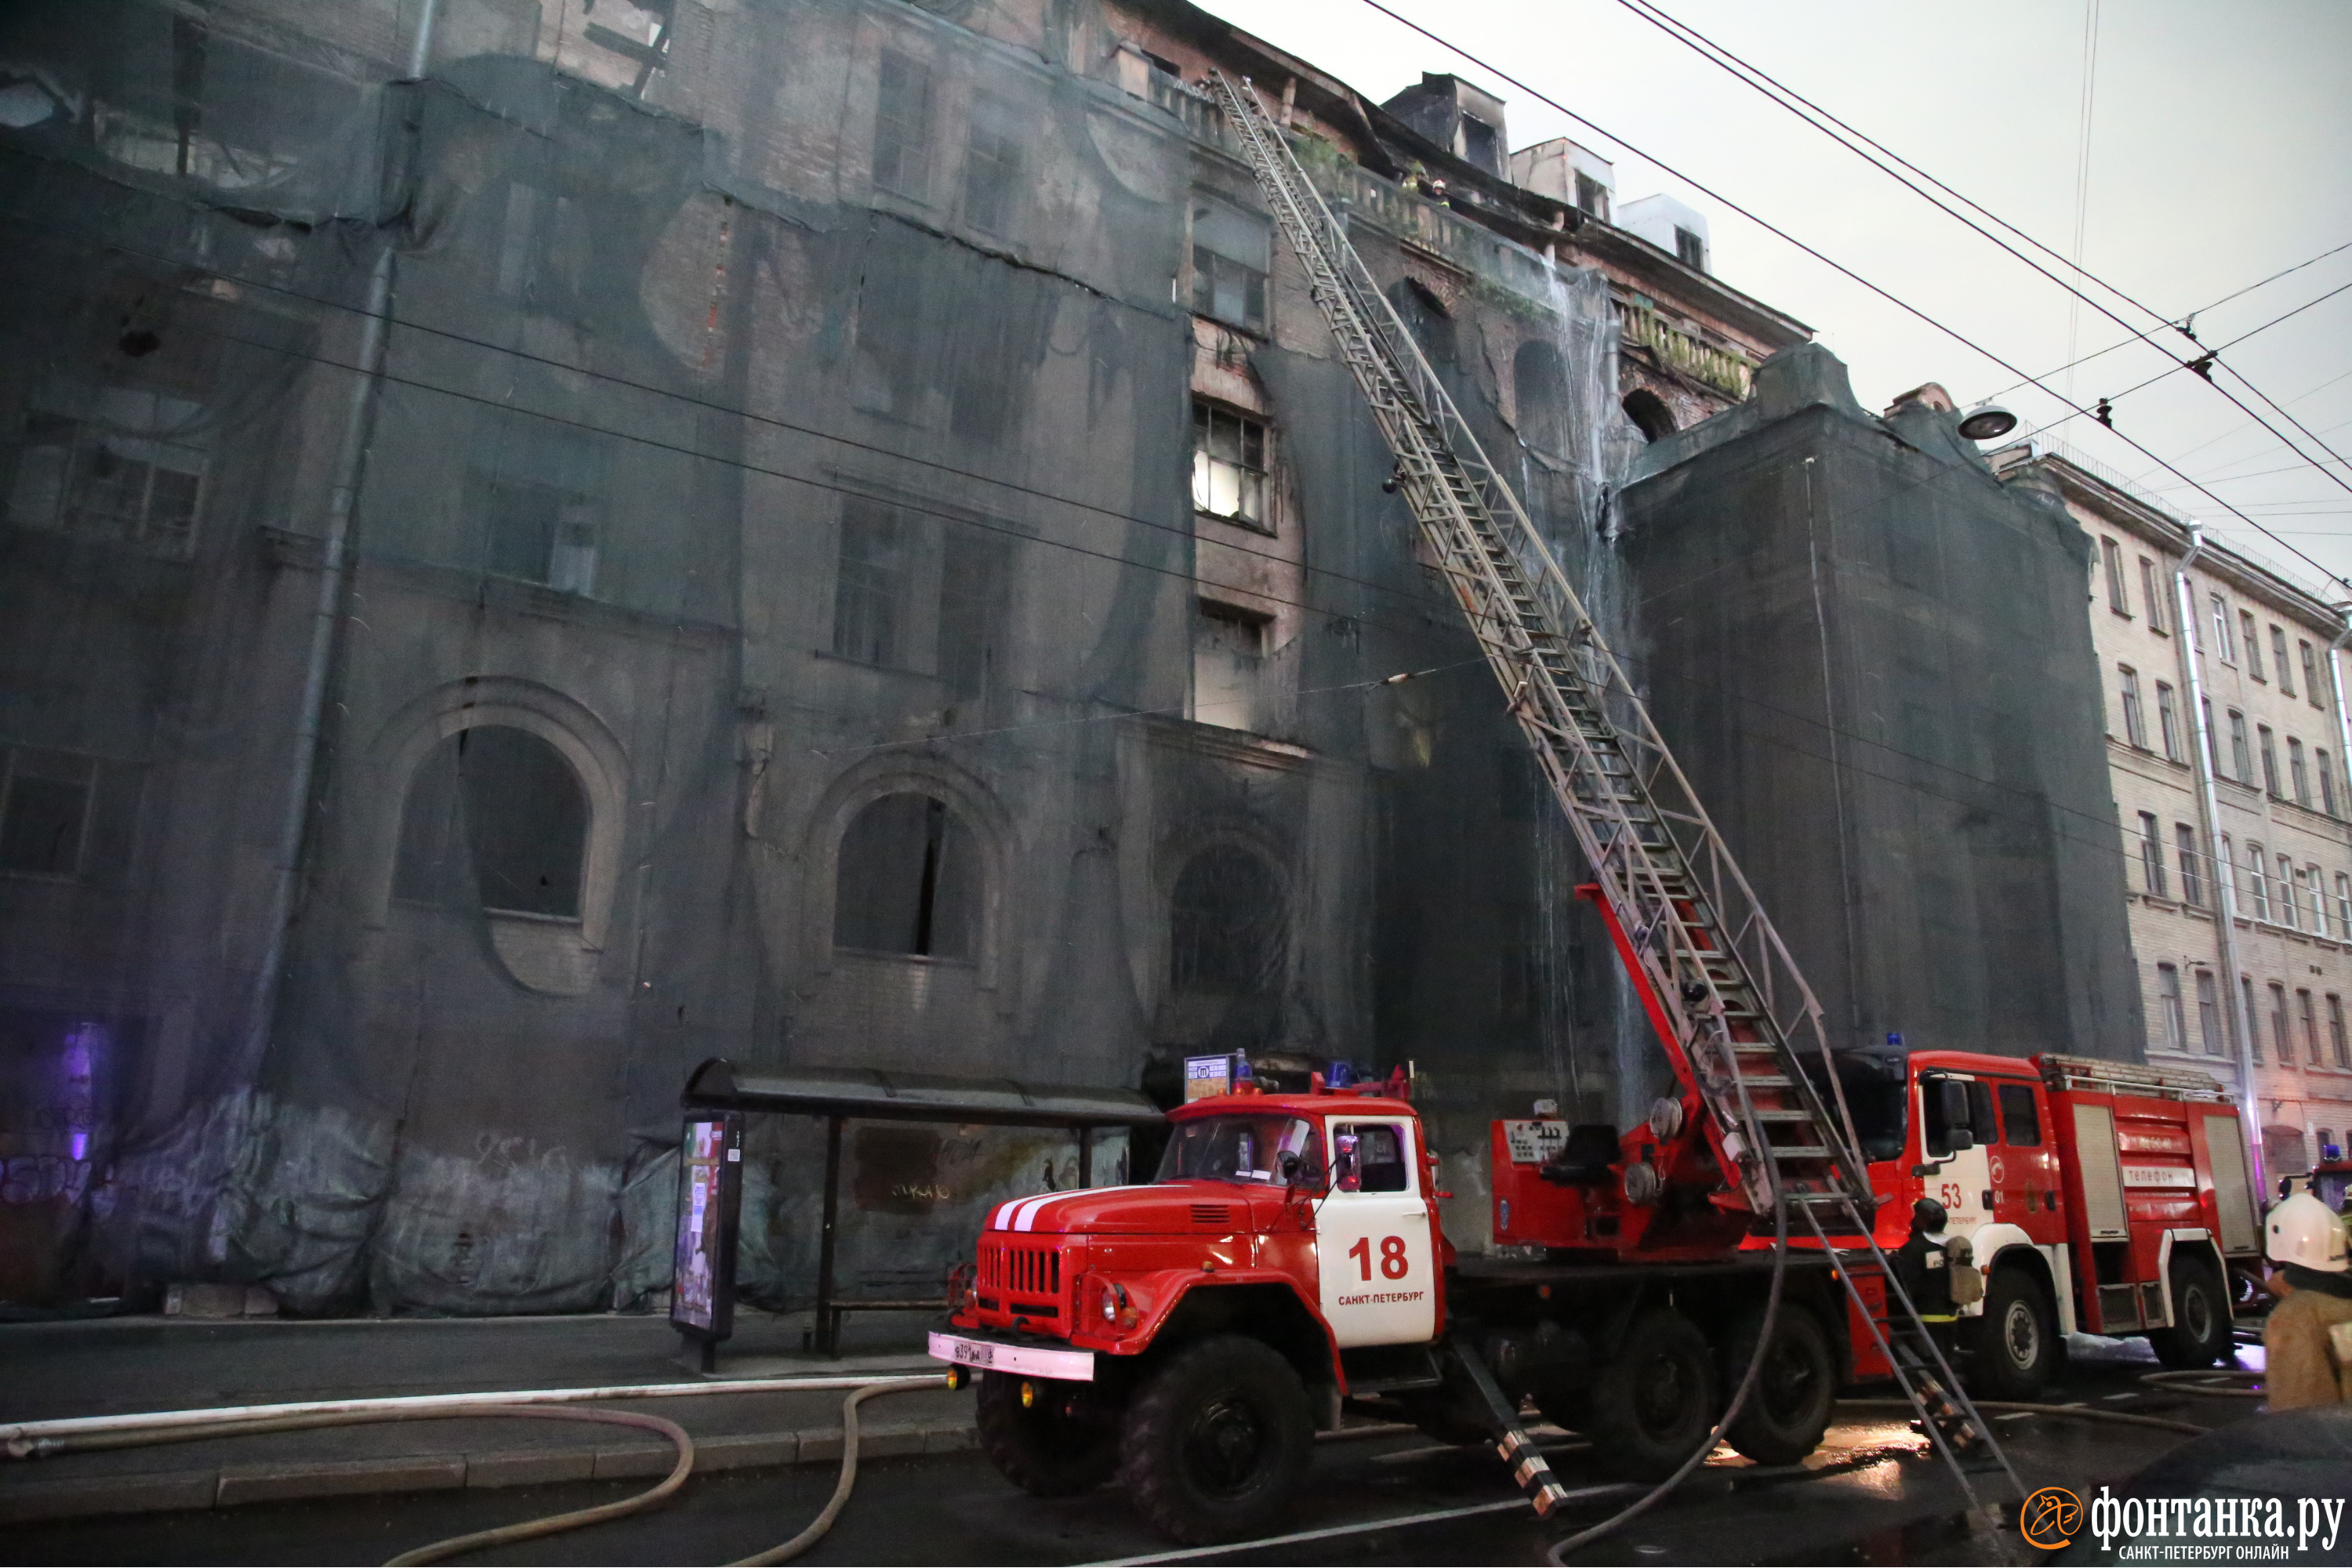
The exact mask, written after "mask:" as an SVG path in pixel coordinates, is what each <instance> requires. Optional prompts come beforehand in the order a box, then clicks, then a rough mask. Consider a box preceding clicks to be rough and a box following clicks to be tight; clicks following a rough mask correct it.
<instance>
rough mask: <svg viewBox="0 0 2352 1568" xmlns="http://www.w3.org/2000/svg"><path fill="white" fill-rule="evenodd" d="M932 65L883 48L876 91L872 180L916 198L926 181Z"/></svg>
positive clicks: (926, 188) (923, 192)
mask: <svg viewBox="0 0 2352 1568" xmlns="http://www.w3.org/2000/svg"><path fill="white" fill-rule="evenodd" d="M930 143H931V73H930V68H929V67H928V66H926V65H924V64H923V62H922V61H920V60H918V59H915V58H910V57H909V56H907V55H903V54H901V53H899V52H898V50H897V49H884V50H883V51H882V68H881V72H880V75H879V79H878V81H877V88H876V91H875V95H874V183H875V184H877V185H880V186H881V187H883V188H884V189H885V190H890V191H896V192H897V193H898V195H902V196H912V197H914V198H915V199H916V200H918V201H920V200H921V199H922V198H923V196H924V195H925V193H926V191H927V190H928V189H929V183H930V169H931V146H930Z"/></svg>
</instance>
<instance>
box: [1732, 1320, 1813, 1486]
mask: <svg viewBox="0 0 2352 1568" xmlns="http://www.w3.org/2000/svg"><path fill="white" fill-rule="evenodd" d="M1763 1328H1764V1309H1763V1308H1761V1307H1759V1308H1757V1309H1756V1310H1753V1311H1751V1312H1748V1313H1747V1314H1746V1315H1744V1316H1743V1317H1742V1318H1741V1319H1740V1320H1739V1321H1738V1324H1736V1325H1735V1326H1734V1327H1733V1329H1732V1331H1731V1334H1730V1337H1729V1338H1728V1339H1727V1340H1725V1341H1724V1344H1723V1363H1722V1367H1721V1375H1722V1378H1723V1397H1724V1398H1725V1399H1726V1400H1728V1399H1730V1397H1731V1395H1732V1391H1733V1390H1735V1389H1737V1388H1738V1386H1739V1380H1740V1379H1741V1378H1743V1377H1745V1376H1747V1375H1748V1362H1749V1361H1751V1360H1752V1359H1754V1357H1755V1354H1756V1342H1757V1339H1758V1338H1759V1335H1760V1334H1761V1332H1762V1331H1763ZM1837 1381H1838V1378H1837V1361H1836V1358H1834V1357H1833V1356H1832V1355H1831V1354H1830V1338H1829V1335H1828V1334H1826V1333H1824V1332H1822V1321H1821V1319H1819V1318H1817V1317H1815V1316H1814V1315H1813V1314H1812V1313H1811V1312H1810V1311H1808V1310H1805V1309H1804V1308H1802V1307H1800V1306H1797V1305H1795V1304H1794V1303H1789V1302H1784V1303H1783V1304H1782V1305H1781V1308H1780V1317H1779V1318H1778V1319H1777V1320H1776V1321H1774V1322H1773V1324H1772V1351H1771V1353H1770V1354H1769V1355H1768V1356H1766V1357H1765V1359H1764V1364H1763V1365H1762V1366H1761V1367H1759V1368H1758V1369H1757V1372H1756V1386H1755V1387H1754V1388H1751V1389H1750V1390H1748V1403H1747V1404H1745V1405H1741V1406H1740V1408H1739V1419H1738V1420H1737V1421H1735V1422H1733V1423H1732V1424H1731V1429H1730V1430H1729V1431H1728V1432H1726V1433H1725V1434H1724V1437H1725V1439H1726V1440H1727V1442H1729V1443H1730V1445H1731V1446H1732V1447H1735V1448H1737V1449H1738V1450H1739V1451H1740V1452H1741V1453H1743V1454H1745V1455H1747V1456H1748V1458H1751V1459H1753V1460H1755V1461H1756V1462H1757V1463H1758V1464H1759V1465H1793V1464H1795V1463H1796V1462H1797V1461H1798V1460H1800V1459H1801V1458H1804V1457H1805V1456H1806V1455H1808V1454H1810V1453H1811V1452H1812V1451H1813V1450H1814V1449H1815V1448H1816V1447H1820V1446H1821V1441H1822V1433H1824V1432H1826V1431H1828V1430H1829V1426H1830V1407H1831V1406H1832V1405H1834V1404H1836V1402H1837Z"/></svg>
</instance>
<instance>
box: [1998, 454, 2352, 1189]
mask: <svg viewBox="0 0 2352 1568" xmlns="http://www.w3.org/2000/svg"><path fill="white" fill-rule="evenodd" d="M1997 460H1998V461H2000V463H2001V465H2002V468H2003V471H2004V473H2005V474H2007V475H2008V476H2009V477H2010V478H2011V480H2012V481H2013V482H2024V483H2029V484H2032V485H2035V486H2038V487H2041V488H2043V489H2047V490H2049V491H2051V492H2052V493H2054V494H2056V495H2057V496H2059V497H2061V498H2063V500H2064V502H2065V505H2066V507H2067V509H2068V510H2070V511H2071V512H2073V513H2074V516H2075V518H2076V519H2077V520H2078V521H2080V522H2081V523H2082V525H2083V527H2084V530H2085V531H2088V532H2089V533H2090V534H2091V536H2092V538H2093V540H2094V542H2095V547H2096V552H2095V554H2094V556H2093V557H2092V560H2091V570H2090V581H2089V584H2088V593H2087V603H2088V605H2089V610H2090V619H2091V630H2092V637H2093V640H2094V642H2095V645H2096V647H2097V649H2098V656H2099V662H2100V665H2101V673H2102V676H2103V678H2104V682H2105V688H2106V701H2105V713H2106V725H2105V741H2106V752H2107V758H2108V765H2109V772H2110V774H2111V776H2112V778H2113V781H2114V786H2115V800H2116V816H2117V818H2118V822H2119V825H2120V826H2121V828H2122V830H2123V837H2122V841H2121V844H2120V847H2119V853H2120V855H2121V856H2122V858H2123V862H2124V868H2125V880H2126V885H2127V887H2128V889H2129V892H2128V904H2129V911H2130V921H2131V935H2132V948H2133V952H2134V954H2135V957H2136V960H2137V965H2138V969H2139V983H2140V989H2141V997H2142V1004H2143V1006H2144V1008H2145V1011H2146V1015H2147V1056H2148V1059H2149V1060H2150V1061H2151V1062H2163V1061H2172V1062H2178V1063H2180V1064H2182V1065H2193V1066H2195V1067H2198V1068H2201V1069H2202V1070H2205V1071H2208V1072H2210V1073H2212V1074H2213V1075H2214V1076H2216V1077H2217V1078H2220V1079H2222V1080H2223V1081H2224V1082H2225V1083H2228V1084H2229V1085H2231V1089H2232V1091H2233V1092H2234V1093H2235V1094H2236V1095H2237V1096H2238V1098H2239V1100H2240V1103H2241V1104H2242V1105H2245V1106H2247V1107H2248V1109H2249V1110H2251V1111H2252V1116H2251V1117H2250V1119H2249V1120H2250V1121H2251V1122H2252V1123H2254V1124H2258V1125H2259V1126H2260V1128H2261V1147H2260V1148H2259V1150H2257V1151H2256V1152H2257V1153H2258V1155H2259V1157H2260V1159H2261V1162H2262V1166H2263V1177H2264V1180H2265V1183H2266V1184H2274V1183H2275V1181H2276V1179H2277V1178H2278V1177H2280V1176H2283V1175H2298V1174H2301V1173H2304V1172H2305V1171H2306V1170H2307V1169H2309V1167H2310V1163H2311V1162H2312V1161H2313V1160H2315V1159H2317V1158H2320V1157H2322V1154H2321V1151H2322V1150H2323V1149H2326V1148H2331V1147H2332V1148H2336V1149H2338V1150H2340V1149H2341V1148H2342V1146H2343V1145H2344V1144H2345V1143H2346V1142H2347V1138H2352V1040H2348V1039H2347V1008H2352V775H2347V770H2346V766H2345V758H2346V750H2347V744H2346V726H2345V708H2344V700H2343V689H2344V688H2343V679H2344V671H2343V664H2342V654H2343V647H2342V645H2343V642H2344V640H2345V632H2346V622H2345V620H2344V617H2343V616H2342V614H2341V612H2340V610H2338V609H2337V608H2336V607H2335V606H2331V605H2329V604H2328V603H2327V602H2326V601H2325V600H2323V599H2321V598H2320V597H2318V596H2317V595H2314V594H2313V593H2311V592H2310V591H2309V590H2308V589H2306V588H2305V587H2303V586H2302V585H2301V584H2297V583H2295V582H2294V581H2293V580H2292V579H2291V578H2289V577H2288V576H2286V575H2285V574H2284V573H2282V572H2279V571H2277V570H2274V569H2273V568H2271V567H2269V566H2266V565H2264V564H2263V563H2260V562H2258V561H2255V560H2253V559H2252V558H2250V557H2249V556H2248V555H2246V554H2245V553H2243V552H2240V551H2236V550H2232V549H2231V548H2230V547H2229V546H2227V545H2224V544H2221V543H2219V542H2215V541H2213V540H2212V539H2210V537H2202V536H2200V537H2198V538H2195V539H2192V536H2191V533H2190V531H2189V527H2188V525H2187V524H2186V523H2185V522H2184V521H2183V520H2182V519H2180V518H2179V517H2178V516H2175V515H2174V514H2172V513H2171V512H2169V511H2168V510H2166V509H2164V508H2163V507H2161V506H2158V505H2157V504H2156V503H2154V502H2152V501H2150V500H2147V499H2146V498H2144V497H2141V496H2139V495H2137V494H2136V493H2134V492H2133V491H2131V490H2130V489H2126V487H2125V486H2124V485H2122V484H2121V483H2120V482H2117V481H2114V480H2111V479H2106V478H2105V477H2103V476H2101V475H2099V474H2097V473H2095V472H2093V471H2091V470H2090V469H2089V468H2085V467H2084V466H2083V465H2081V464H2079V463H2076V462H2073V461H2070V460H2068V459H2067V458H2063V457H2058V456H2051V455H2035V454H2032V452H2030V451H2028V450H2026V449H2022V448H2011V449H2010V450H2009V451H2007V452H2005V453H2003V454H2001V455H2000V458H1999V459H1997ZM2192 545H2193V546H2194V554H2193V557H2192V554H2191V551H2192ZM2200 736H2201V737H2202V740H2203V743H2202V744H2201V745H2200Z"/></svg>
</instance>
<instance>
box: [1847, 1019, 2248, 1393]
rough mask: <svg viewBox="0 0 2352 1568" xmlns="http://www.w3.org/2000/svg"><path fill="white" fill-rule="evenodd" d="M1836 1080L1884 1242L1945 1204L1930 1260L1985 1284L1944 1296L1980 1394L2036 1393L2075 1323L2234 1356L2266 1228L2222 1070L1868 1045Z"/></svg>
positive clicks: (2171, 1357) (2172, 1350)
mask: <svg viewBox="0 0 2352 1568" xmlns="http://www.w3.org/2000/svg"><path fill="white" fill-rule="evenodd" d="M1839 1070H1840V1076H1841V1079H1842V1087H1843V1089H1844V1091H1845V1096H1846V1100H1847V1103H1848V1104H1849V1105H1850V1106H1851V1107H1852V1109H1853V1116H1854V1121H1855V1128H1856V1131H1857V1132H1858V1133H1859V1134H1860V1137H1861V1141H1862V1143H1863V1145H1864V1150H1865V1152H1867V1154H1868V1156H1869V1157H1870V1160H1871V1164H1870V1176H1871V1187H1872V1190H1873V1191H1874V1193H1876V1194H1879V1195H1880V1197H1881V1198H1882V1199H1884V1200H1886V1201H1884V1202H1882V1204H1881V1205H1880V1208H1879V1211H1878V1218H1877V1232H1878V1234H1877V1240H1878V1242H1879V1245H1880V1246H1881V1247H1885V1248H1886V1249H1887V1250H1889V1251H1890V1252H1892V1251H1893V1250H1895V1248H1897V1247H1900V1246H1901V1245H1902V1244H1903V1243H1904V1241H1905V1240H1906V1237H1907V1235H1908V1231H1909V1226H1910V1223H1911V1216H1912V1212H1913V1207H1914V1205H1915V1204H1916V1201H1917V1200H1918V1199H1921V1198H1931V1199H1933V1200H1935V1202H1936V1203H1937V1204H1938V1205H1941V1206H1942V1208H1943V1211H1944V1215H1945V1228H1944V1230H1943V1231H1942V1233H1941V1234H1940V1236H1939V1237H1938V1238H1937V1239H1939V1240H1940V1241H1941V1242H1942V1243H1943V1249H1942V1250H1943V1253H1944V1256H1943V1258H1935V1257H1934V1256H1933V1254H1930V1255H1929V1262H1930V1265H1931V1267H1941V1268H1975V1269H1977V1270H1978V1271H1979V1274H1980V1275H1981V1277H1982V1288H1981V1289H1980V1290H1978V1289H1969V1290H1954V1291H1948V1292H1938V1294H1940V1295H1944V1296H1945V1298H1946V1299H1945V1300H1944V1302H1942V1303H1940V1304H1943V1305H1946V1306H1947V1308H1948V1310H1949V1312H1950V1314H1951V1316H1952V1317H1953V1318H1954V1319H1955V1321H1956V1328H1957V1330H1958V1332H1957V1333H1956V1336H1955V1337H1956V1340H1957V1342H1958V1345H1959V1348H1960V1349H1961V1350H1962V1352H1963V1353H1964V1354H1965V1356H1966V1358H1967V1365H1968V1377H1969V1383H1970V1384H1971V1385H1972V1386H1974V1387H1975V1388H1977V1389H1978V1390H1979V1392H1981V1393H1983V1394H1988V1395H1990V1396H1992V1397H1996V1398H2011V1399H2023V1398H2031V1397H2032V1396H2033V1395H2034V1394H2037V1393H2038V1392H2040V1390H2041V1388H2042V1384H2043V1383H2044V1381H2045V1380H2046V1379H2047V1378H2048V1376H2049V1375H2050V1373H2051V1372H2052V1371H2053V1369H2054V1367H2055V1364H2056V1359H2057V1356H2058V1354H2059V1352H2060V1349H2061V1347H2062V1345H2063V1341H2064V1336H2065V1335H2067V1334H2069V1333H2074V1332H2076V1331H2081V1332H2084V1333H2095V1334H2106V1335H2114V1336H2126V1335H2145V1336H2146V1337H2147V1340H2148V1341H2149V1342H2150V1343H2151V1344H2152V1345H2153V1346H2154V1347H2155V1349H2156V1352H2157V1354H2158V1357H2159V1358H2160V1359H2162V1360H2163V1361H2164V1362H2165V1363H2166V1364H2167V1365H2168V1366H2176V1367H2194V1366H2206V1365H2210V1364H2211V1363H2213V1362H2214V1361H2216V1360H2219V1359H2220V1358H2221V1356H2223V1355H2224V1354H2226V1353H2227V1352H2228V1351H2229V1349H2230V1343H2231V1326H2232V1325H2231V1308H2232V1304H2233V1303H2234V1302H2235V1301H2237V1300H2242V1299H2243V1297H2244V1296H2245V1294H2246V1290H2245V1289H2244V1286H2243V1284H2242V1279H2241V1277H2243V1278H2244V1279H2257V1278H2259V1276H2260V1260H2261V1227H2260V1226H2259V1224H2258V1221H2257V1216H2256V1215H2255V1210H2254V1192H2253V1184H2252V1181H2251V1179H2250V1178H2249V1175H2248V1169H2247V1148H2246V1142H2245V1138H2244V1133H2243V1130H2242V1125H2241V1122H2240V1120H2239V1115H2238V1110H2237V1107H2236V1106H2235V1105H2234V1104H2232V1103H2231V1101H2230V1100H2228V1099H2227V1098H2226V1096H2225V1095H2224V1093H2223V1091H2222V1089H2221V1084H2220V1083H2219V1082H2218V1081H2216V1080H2215V1079H2212V1078H2211V1077H2210V1076H2209V1075H2207V1074H2204V1073H2200V1072H2196V1071H2184V1070H2179V1069H2175V1068H2146V1067H2136V1066H2133V1065H2130V1064H2128V1063H2123V1062H2111V1061H2100V1060H2094V1059H2091V1058H2082V1057H2065V1056H2057V1055H2042V1056H2037V1057H2030V1058H2015V1057H1997V1056H1987V1055H1981V1054H1979V1053H1975V1052H1967V1051H1916V1052H1912V1053H1909V1054H1908V1055H1907V1057H1906V1056H1905V1055H1904V1054H1902V1053H1899V1052H1888V1053H1885V1054H1883V1055H1878V1056H1875V1057H1873V1056H1870V1055H1867V1054H1864V1055H1858V1056H1853V1057H1849V1058H1841V1063H1840V1069H1839ZM1898 1151H1899V1152H1898Z"/></svg>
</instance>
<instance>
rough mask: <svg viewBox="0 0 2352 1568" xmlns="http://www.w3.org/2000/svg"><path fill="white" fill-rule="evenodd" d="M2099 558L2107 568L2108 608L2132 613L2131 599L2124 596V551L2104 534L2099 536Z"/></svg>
mask: <svg viewBox="0 0 2352 1568" xmlns="http://www.w3.org/2000/svg"><path fill="white" fill-rule="evenodd" d="M2099 559H2100V560H2101V561H2102V562H2103V563H2105V565H2106V568H2107V608H2109V609H2111V610H2113V611H2114V612H2115V613H2116V614H2117V615H2119V616H2128V615H2130V614H2131V601H2130V600H2129V599H2127V598H2126V597H2125V596H2124V552H2123V551H2122V550H2121V549H2120V548H2119V547H2117V545H2116V542H2115V541H2114V540H2112V539H2109V538H2107V537H2106V536H2105V535H2104V534H2102V535H2101V536H2100V538H2099Z"/></svg>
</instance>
